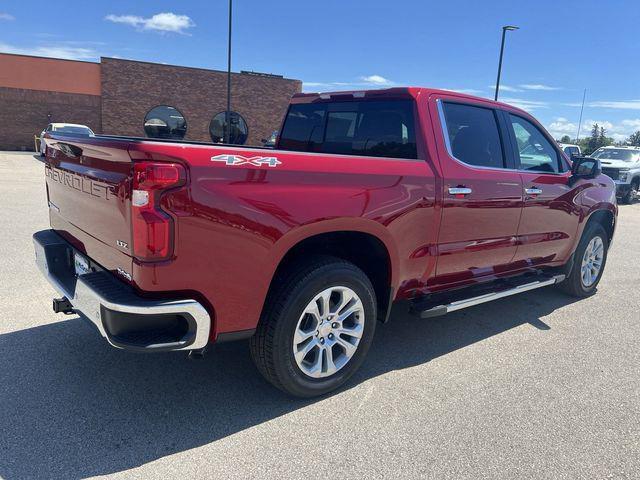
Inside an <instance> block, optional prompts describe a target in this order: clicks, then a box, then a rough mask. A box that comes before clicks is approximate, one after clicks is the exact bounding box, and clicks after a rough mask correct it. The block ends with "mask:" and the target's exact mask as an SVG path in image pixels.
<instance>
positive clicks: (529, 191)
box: [524, 187, 542, 195]
mask: <svg viewBox="0 0 640 480" xmlns="http://www.w3.org/2000/svg"><path fill="white" fill-rule="evenodd" d="M524 193H526V194H527V195H540V194H541V193H542V190H541V189H540V188H538V187H532V188H525V189H524Z"/></svg>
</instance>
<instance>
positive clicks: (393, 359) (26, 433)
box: [0, 288, 574, 479]
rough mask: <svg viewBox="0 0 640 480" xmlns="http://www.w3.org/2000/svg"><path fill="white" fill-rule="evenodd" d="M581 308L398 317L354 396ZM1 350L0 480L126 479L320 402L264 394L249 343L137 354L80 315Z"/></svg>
mask: <svg viewBox="0 0 640 480" xmlns="http://www.w3.org/2000/svg"><path fill="white" fill-rule="evenodd" d="M572 301H574V300H573V299H571V298H570V297H567V296H565V295H563V294H561V293H559V292H557V291H556V290H554V289H552V288H546V289H542V290H538V291H537V292H530V293H527V294H523V295H519V296H516V297H512V298H510V299H503V300H500V301H498V302H493V303H492V304H486V305H481V306H478V307H475V308H473V309H469V310H466V311H461V312H458V313H456V314H451V315H449V316H447V317H440V318H435V319H431V320H420V319H417V318H414V317H409V316H408V315H406V314H405V313H403V312H402V311H396V312H394V314H393V316H392V319H391V321H390V322H389V323H388V324H385V325H379V326H378V331H377V333H376V338H375V341H374V344H373V346H372V348H371V350H370V352H369V356H368V359H367V361H366V362H365V364H364V365H363V367H362V368H361V370H360V371H359V372H358V373H356V375H355V376H354V377H353V378H352V379H351V380H350V382H349V383H348V385H347V386H346V387H345V389H351V388H357V387H358V385H359V384H360V383H362V382H363V381H365V380H367V379H370V378H373V377H376V376H378V375H383V374H386V373H388V372H392V371H394V370H399V369H404V368H409V367H412V366H415V365H420V364H424V363H426V362H429V361H430V360H432V359H434V358H437V357H439V356H441V355H446V354H447V353H450V352H452V351H455V350H457V349H461V348H464V347H466V346H468V345H470V344H473V343H475V342H478V341H481V340H483V339H486V338H489V337H491V336H493V335H497V334H499V333H501V332H504V331H506V330H509V329H511V328H514V327H517V326H520V325H526V324H530V325H532V326H534V327H535V328H531V329H530V332H528V334H530V335H531V336H535V335H542V334H544V330H545V329H548V328H549V327H548V326H547V325H546V324H545V323H544V322H543V321H542V320H541V317H544V316H545V315H547V314H549V313H551V312H553V311H554V310H556V309H558V308H560V307H562V306H565V305H568V304H569V303H572ZM399 310H401V309H399ZM0 352H1V354H2V360H1V361H0V385H1V390H0V432H2V433H0V477H2V478H7V479H14V478H49V479H58V478H60V479H62V478H64V479H70V478H86V477H89V476H94V475H107V474H112V473H117V472H121V471H124V470H128V469H130V468H134V467H137V466H140V465H143V464H145V463H148V462H151V461H153V460H156V459H159V458H162V457H164V456H167V455H170V454H173V453H178V452H182V451H185V450H188V449H192V448H195V447H199V446H202V445H206V444H209V443H211V442H215V441H216V440H219V439H221V438H224V437H227V436H229V435H232V434H234V433H237V432H240V431H242V430H245V429H247V428H250V427H252V426H255V425H259V424H261V423H263V422H266V421H269V420H272V419H274V418H277V417H279V416H281V415H284V414H286V413H289V412H292V411H295V410H298V409H300V408H304V407H305V406H307V405H310V404H312V403H315V402H322V399H313V400H298V399H292V398H289V397H287V396H286V395H284V394H282V393H280V392H279V391H278V390H276V389H275V388H273V387H271V386H270V385H269V384H267V383H266V382H265V381H264V380H263V379H262V377H261V376H260V375H259V374H258V372H257V371H256V369H255V368H254V367H253V365H252V363H251V360H250V358H249V352H248V346H247V343H246V342H240V343H231V344H222V345H218V346H216V347H215V348H214V349H213V351H211V352H210V353H209V354H208V355H207V356H206V357H205V359H204V360H202V361H193V362H191V361H189V360H187V359H186V355H185V354H184V353H172V354H147V355H136V354H131V353H127V352H122V351H118V350H115V349H113V348H111V347H109V346H108V345H107V344H106V342H104V341H103V340H102V339H101V338H100V337H99V335H98V334H97V332H96V331H95V330H94V329H93V327H92V326H90V325H89V324H87V323H85V322H84V321H83V320H81V319H79V318H77V317H71V319H69V320H66V321H61V322H57V323H53V324H48V325H44V326H41V327H36V328H31V329H27V330H21V331H17V332H12V333H7V334H4V335H0ZM343 390H344V389H343Z"/></svg>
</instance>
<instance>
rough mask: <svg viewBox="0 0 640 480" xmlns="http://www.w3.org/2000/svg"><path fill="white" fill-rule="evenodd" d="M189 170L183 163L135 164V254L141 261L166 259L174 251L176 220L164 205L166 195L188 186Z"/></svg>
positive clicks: (132, 218) (133, 199) (133, 208)
mask: <svg viewBox="0 0 640 480" xmlns="http://www.w3.org/2000/svg"><path fill="white" fill-rule="evenodd" d="M185 179H186V173H185V169H184V167H183V166H182V165H180V164H179V163H159V162H136V163H134V164H133V191H132V193H131V210H132V212H131V225H132V230H133V255H134V256H135V257H136V258H138V259H139V260H143V261H153V260H163V259H166V258H168V257H169V256H171V254H172V253H173V227H174V226H173V219H172V218H171V216H170V215H169V214H167V213H166V212H165V211H163V210H162V209H161V208H160V198H161V196H162V194H163V193H164V192H165V191H166V190H168V189H170V188H175V187H179V186H180V185H184V183H185Z"/></svg>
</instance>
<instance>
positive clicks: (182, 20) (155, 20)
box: [104, 12, 196, 35]
mask: <svg viewBox="0 0 640 480" xmlns="http://www.w3.org/2000/svg"><path fill="white" fill-rule="evenodd" d="M104 19H105V20H107V21H109V22H114V23H122V24H125V25H130V26H132V27H134V28H137V29H139V30H152V31H156V32H161V33H166V32H173V33H181V34H185V35H188V33H187V30H188V29H189V28H193V27H195V26H196V24H195V23H194V21H193V20H191V18H189V17H188V16H187V15H176V14H175V13H171V12H164V13H157V14H155V15H154V16H152V17H149V18H144V17H139V16H137V15H113V14H112V15H107V16H106V17H105V18H104Z"/></svg>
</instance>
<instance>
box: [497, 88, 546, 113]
mask: <svg viewBox="0 0 640 480" xmlns="http://www.w3.org/2000/svg"><path fill="white" fill-rule="evenodd" d="M500 88H502V87H500ZM499 100H500V101H501V102H503V103H508V104H509V105H513V106H514V107H517V108H521V109H522V110H526V111H527V112H532V111H533V110H537V109H540V108H549V104H548V103H547V102H540V101H535V100H525V99H524V98H499Z"/></svg>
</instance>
